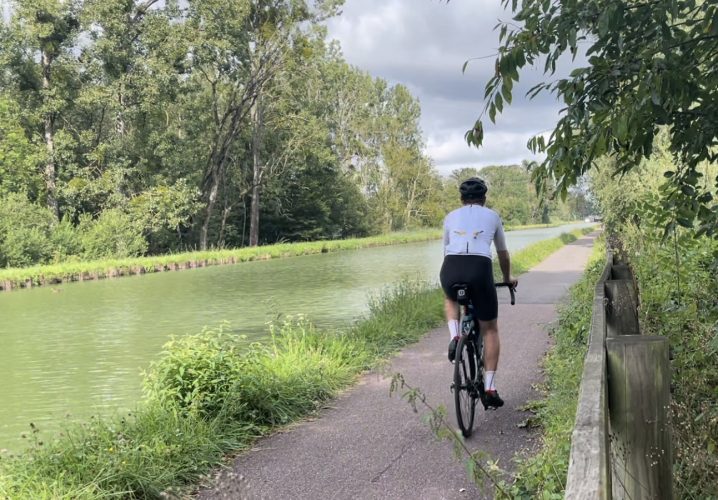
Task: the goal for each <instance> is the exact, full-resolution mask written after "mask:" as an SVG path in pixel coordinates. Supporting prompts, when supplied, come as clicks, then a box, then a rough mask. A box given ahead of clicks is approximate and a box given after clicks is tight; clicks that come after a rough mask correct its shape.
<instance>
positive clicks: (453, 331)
mask: <svg viewBox="0 0 718 500" xmlns="http://www.w3.org/2000/svg"><path fill="white" fill-rule="evenodd" d="M448 325H449V340H451V339H453V338H454V337H458V336H459V320H458V319H450V320H449V323H448Z"/></svg>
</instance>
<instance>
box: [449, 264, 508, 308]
mask: <svg viewBox="0 0 718 500" xmlns="http://www.w3.org/2000/svg"><path fill="white" fill-rule="evenodd" d="M439 280H441V288H443V289H444V294H445V295H446V296H447V297H448V298H450V299H452V300H456V290H452V289H451V287H452V286H453V285H454V284H456V283H467V284H468V285H469V287H470V288H471V303H472V304H474V310H475V311H476V316H477V317H478V318H479V319H480V320H481V321H492V320H495V319H496V318H497V317H498V315H499V301H498V299H497V297H496V288H495V287H494V270H493V266H492V264H491V259H489V258H488V257H484V256H483V255H447V256H445V257H444V264H443V265H442V266H441V272H440V273H439Z"/></svg>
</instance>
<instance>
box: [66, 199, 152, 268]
mask: <svg viewBox="0 0 718 500" xmlns="http://www.w3.org/2000/svg"><path fill="white" fill-rule="evenodd" d="M79 230H80V234H81V236H80V237H81V242H82V248H83V254H84V257H85V258H87V259H102V258H124V257H137V256H138V255H142V254H144V253H145V252H146V251H147V241H146V240H145V238H144V237H143V236H142V227H141V226H140V225H139V224H136V223H135V222H134V221H133V220H132V218H131V217H130V216H129V215H127V214H126V213H124V212H123V211H122V210H120V209H116V208H110V209H108V210H105V211H104V212H102V213H101V214H100V216H99V217H98V218H97V219H94V220H93V219H90V218H89V217H84V218H82V219H81V221H80V227H79Z"/></svg>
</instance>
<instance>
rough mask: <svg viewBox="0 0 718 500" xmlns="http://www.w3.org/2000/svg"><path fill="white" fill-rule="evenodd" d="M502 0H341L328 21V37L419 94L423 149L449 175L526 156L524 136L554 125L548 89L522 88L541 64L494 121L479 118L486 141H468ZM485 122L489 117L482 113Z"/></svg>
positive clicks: (350, 56)
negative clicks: (530, 94) (533, 93)
mask: <svg viewBox="0 0 718 500" xmlns="http://www.w3.org/2000/svg"><path fill="white" fill-rule="evenodd" d="M510 18H511V16H510V14H509V13H508V12H505V11H503V9H502V8H501V2H500V0H451V2H450V3H448V4H447V3H446V2H445V1H443V0H346V3H345V5H344V8H343V13H342V15H341V16H339V17H337V18H336V19H332V20H331V21H330V22H329V37H330V38H334V39H337V40H339V41H340V42H341V45H342V49H343V52H344V56H345V58H346V59H347V61H348V62H349V63H350V64H353V65H355V66H357V67H359V68H361V69H363V70H365V71H368V72H369V73H371V74H372V75H374V76H380V77H382V78H385V79H387V80H388V81H389V82H391V83H402V84H404V85H406V86H407V87H409V89H410V90H411V91H412V92H413V94H414V95H415V96H417V97H418V98H419V100H420V101H421V107H422V119H421V127H422V130H423V133H424V140H425V142H426V152H427V154H428V155H429V156H430V157H431V158H433V160H434V162H435V165H436V168H437V170H438V171H439V172H440V173H442V174H447V173H449V172H451V170H453V169H455V168H460V167H466V166H476V167H480V166H485V165H496V164H512V163H519V162H521V160H523V159H528V158H531V156H530V152H529V151H528V149H526V141H527V140H528V138H529V137H531V136H532V135H534V134H536V133H542V132H546V131H549V130H551V129H552V125H553V124H554V123H555V122H556V119H557V116H558V110H559V109H560V104H559V103H558V102H557V101H556V100H555V98H554V97H553V96H550V95H548V94H546V95H542V96H539V97H537V98H535V99H534V100H531V101H529V100H528V99H526V98H524V94H525V91H526V90H527V89H529V88H530V87H531V86H533V85H534V84H535V83H536V82H538V81H540V78H541V76H542V73H541V71H539V70H533V69H532V70H529V71H527V72H525V73H524V74H522V75H521V84H520V85H519V86H518V88H517V87H515V92H514V99H513V104H512V105H511V106H510V107H508V108H506V107H505V108H504V114H503V115H501V116H500V117H499V118H497V125H495V126H494V125H491V123H490V122H489V123H484V126H485V128H486V133H485V139H484V146H483V147H482V148H481V149H476V148H469V147H468V146H467V145H466V143H465V142H464V133H465V132H466V130H468V129H469V128H471V127H472V126H473V123H474V121H475V120H476V118H477V117H478V116H479V113H480V112H481V109H482V106H483V99H482V98H483V95H484V84H485V83H486V82H487V81H488V79H489V78H490V77H491V75H492V73H493V67H494V59H493V58H488V59H483V60H477V61H472V62H470V63H469V66H468V68H467V71H466V73H465V74H462V72H461V68H462V66H463V64H464V61H466V60H467V59H471V58H473V57H481V56H486V55H491V54H494V53H495V52H496V48H497V47H498V32H496V31H494V30H493V27H494V26H495V25H496V23H497V22H498V19H502V20H509V19H510ZM486 122H488V120H486Z"/></svg>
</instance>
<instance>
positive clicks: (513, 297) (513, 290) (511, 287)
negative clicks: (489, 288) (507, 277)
mask: <svg viewBox="0 0 718 500" xmlns="http://www.w3.org/2000/svg"><path fill="white" fill-rule="evenodd" d="M494 286H495V287H496V288H499V287H502V286H505V287H506V288H508V289H509V292H510V293H511V305H512V306H513V305H515V304H516V286H515V285H514V284H513V283H505V282H504V283H494Z"/></svg>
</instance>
